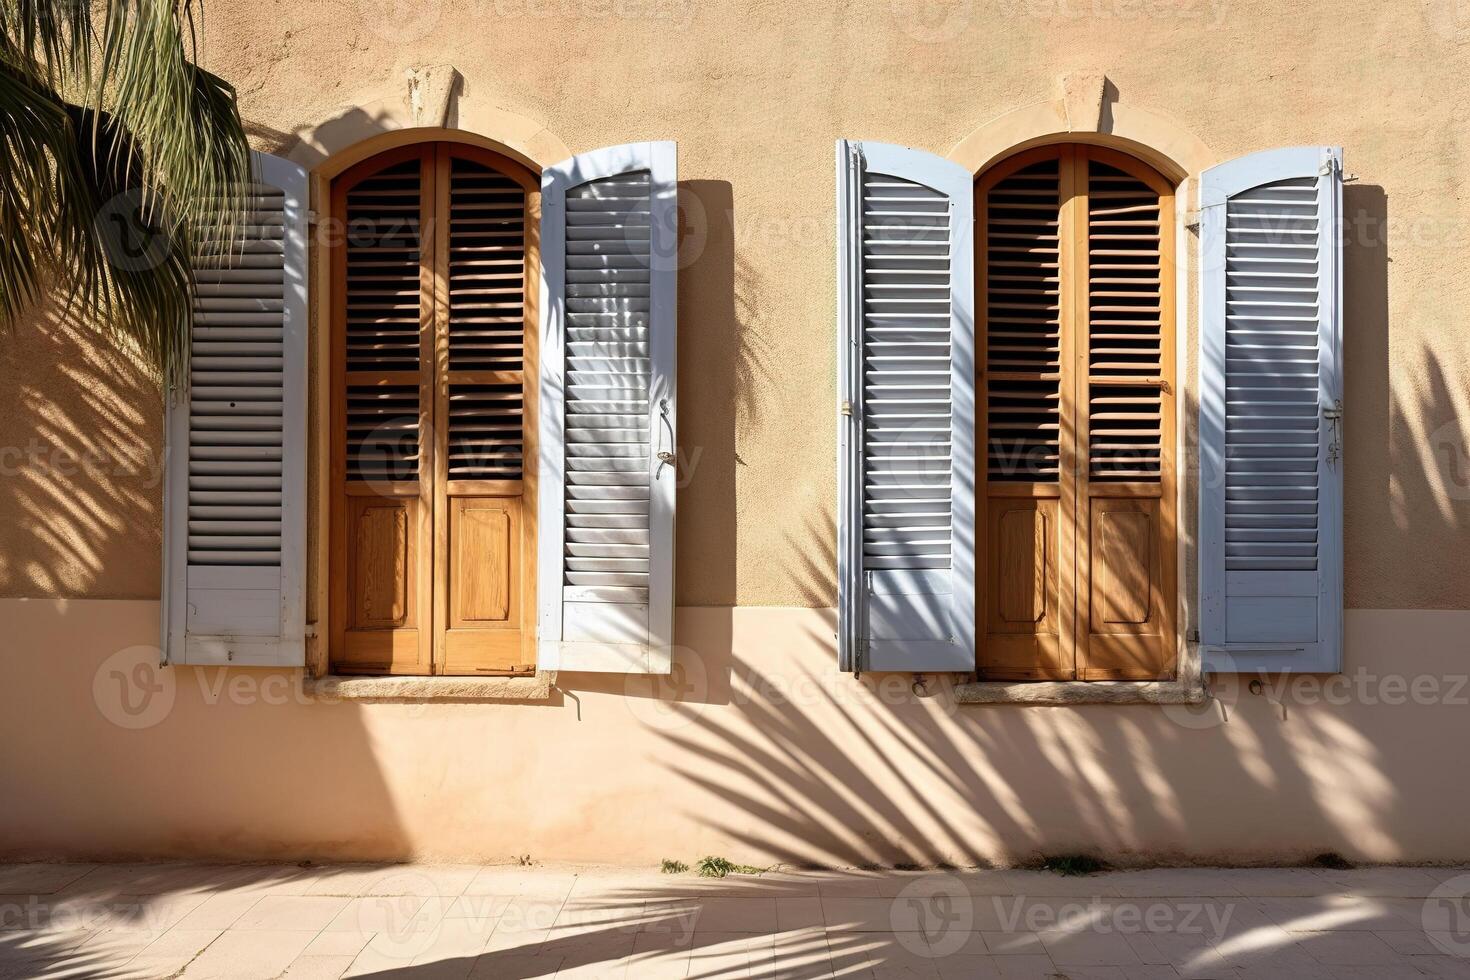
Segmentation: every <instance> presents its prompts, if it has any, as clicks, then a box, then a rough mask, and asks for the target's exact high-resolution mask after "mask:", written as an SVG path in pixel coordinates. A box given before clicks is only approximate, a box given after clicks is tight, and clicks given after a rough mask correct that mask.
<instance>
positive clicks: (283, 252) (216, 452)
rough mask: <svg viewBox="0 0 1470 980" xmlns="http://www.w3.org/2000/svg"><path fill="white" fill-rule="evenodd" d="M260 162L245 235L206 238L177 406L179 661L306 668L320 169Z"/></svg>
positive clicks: (175, 615) (170, 561)
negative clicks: (310, 173)
mask: <svg viewBox="0 0 1470 980" xmlns="http://www.w3.org/2000/svg"><path fill="white" fill-rule="evenodd" d="M251 165H252V169H253V171H254V175H253V183H251V184H250V185H249V186H247V187H246V188H244V189H243V190H244V197H245V207H246V211H245V214H244V216H243V218H242V219H241V220H240V221H238V222H236V223H235V224H234V226H233V231H234V237H233V239H231V240H223V239H221V238H218V237H214V238H206V239H205V240H204V241H202V242H198V243H196V246H195V252H194V256H193V270H192V271H193V277H194V287H195V299H194V314H193V323H192V328H191V330H190V351H189V353H190V362H189V378H188V388H187V390H181V391H178V392H174V393H173V394H172V397H171V398H170V400H169V405H168V424H167V438H168V453H167V462H168V477H167V483H166V485H165V492H164V556H165V561H164V585H163V602H162V603H161V612H162V618H163V622H162V627H163V629H162V633H163V645H164V657H165V660H166V662H168V663H179V664H201V665H204V664H231V665H235V666H277V667H299V666H301V665H302V664H303V663H304V662H305V646H306V636H305V625H306V624H305V594H304V589H305V575H306V560H305V539H306V519H305V507H306V459H305V456H306V333H307V331H306V314H307V304H306V299H307V296H306V279H307V242H306V196H307V190H306V172H305V171H304V170H302V169H301V168H300V167H298V166H296V165H295V164H292V163H290V162H288V161H286V160H282V159H279V158H276V157H271V156H267V155H265V154H259V153H253V154H251ZM229 203H230V204H232V205H233V203H234V202H233V201H231V202H229Z"/></svg>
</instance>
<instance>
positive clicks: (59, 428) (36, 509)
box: [0, 300, 164, 599]
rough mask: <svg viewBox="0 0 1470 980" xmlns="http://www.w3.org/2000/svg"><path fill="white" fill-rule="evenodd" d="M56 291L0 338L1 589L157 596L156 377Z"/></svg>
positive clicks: (159, 443) (159, 406)
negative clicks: (69, 307)
mask: <svg viewBox="0 0 1470 980" xmlns="http://www.w3.org/2000/svg"><path fill="white" fill-rule="evenodd" d="M62 302H63V301H62V300H52V301H50V302H46V303H43V304H42V305H40V306H39V307H38V308H37V309H35V310H34V311H33V312H32V313H31V314H30V315H29V316H28V317H27V318H26V319H25V320H23V321H22V322H21V323H19V324H17V325H16V327H15V329H14V330H13V331H12V332H11V335H10V336H9V337H7V338H6V339H5V343H4V345H3V349H0V514H3V515H4V520H3V521H0V596H34V595H44V596H68V597H86V598H93V599H96V598H154V597H156V596H157V595H158V590H159V581H160V575H161V565H160V560H161V559H160V555H161V548H162V531H161V525H160V523H159V513H160V509H161V502H162V493H163V465H164V462H163V400H162V395H161V389H160V387H159V380H158V378H157V376H156V375H155V374H154V373H153V372H152V371H150V369H149V368H148V367H147V366H146V365H145V364H144V363H143V362H142V361H141V360H140V359H139V358H138V357H137V356H135V355H134V354H133V353H132V352H130V351H128V350H126V349H123V348H121V347H120V346H118V345H117V344H115V343H114V342H113V341H112V340H111V338H109V337H108V336H107V334H106V331H105V330H104V329H103V328H101V327H99V326H97V325H96V324H93V323H90V322H87V321H86V320H85V319H84V318H83V317H81V316H79V315H78V314H77V313H76V311H67V310H64V309H63V308H62Z"/></svg>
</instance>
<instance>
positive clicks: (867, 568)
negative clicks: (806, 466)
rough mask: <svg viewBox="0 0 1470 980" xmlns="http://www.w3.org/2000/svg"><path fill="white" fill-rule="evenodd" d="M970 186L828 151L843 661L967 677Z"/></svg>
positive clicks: (959, 172) (949, 174)
mask: <svg viewBox="0 0 1470 980" xmlns="http://www.w3.org/2000/svg"><path fill="white" fill-rule="evenodd" d="M973 196H974V191H973V185H972V177H971V175H970V173H969V172H968V171H966V170H965V169H964V168H963V167H960V166H957V165H956V164H953V163H950V162H948V161H946V160H943V159H941V158H939V157H936V156H933V155H932V154H928V153H922V152H919V151H917V150H911V149H907V148H904V147H899V146H890V145H888V144H885V143H869V142H848V141H846V140H841V141H839V142H838V144H837V221H838V343H839V356H838V372H839V379H838V381H839V388H840V398H841V401H842V404H841V417H840V419H839V434H838V435H839V457H840V458H839V464H838V465H839V474H840V479H839V501H838V536H839V546H838V565H839V568H838V582H839V586H838V591H839V596H838V599H839V616H840V621H841V626H840V630H839V644H838V645H839V661H840V666H841V668H842V669H843V670H851V671H858V670H895V671H970V670H973V669H974V667H975V553H974V551H975V509H974V508H975V434H974V426H975V387H974V385H975V363H974V362H975V316H974V267H973V240H972V239H973V227H974V210H973V207H972V200H973Z"/></svg>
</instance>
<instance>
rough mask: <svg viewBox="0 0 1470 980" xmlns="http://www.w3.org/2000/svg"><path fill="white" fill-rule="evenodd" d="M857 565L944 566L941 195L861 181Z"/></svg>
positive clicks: (946, 433) (946, 474)
mask: <svg viewBox="0 0 1470 980" xmlns="http://www.w3.org/2000/svg"><path fill="white" fill-rule="evenodd" d="M862 207H863V222H864V224H863V227H864V232H865V233H864V241H863V246H862V259H863V265H864V268H865V269H870V270H874V271H877V270H882V273H883V274H882V275H875V276H872V277H870V278H868V279H867V280H866V281H865V282H864V283H863V311H862V317H863V350H864V356H863V422H864V425H863V452H864V454H865V456H866V466H865V467H864V480H863V567H864V568H866V569H926V568H933V569H947V568H949V565H950V478H951V471H950V456H951V438H950V403H951V399H950V330H949V318H950V300H949V268H950V254H949V220H950V219H949V201H948V199H947V198H945V197H944V196H943V195H942V194H939V193H938V192H937V191H934V190H932V189H930V188H927V187H923V186H921V185H919V184H915V183H913V182H911V181H906V180H901V179H899V178H895V177H888V176H884V175H881V174H871V173H870V174H866V175H865V176H864V180H863V201H862Z"/></svg>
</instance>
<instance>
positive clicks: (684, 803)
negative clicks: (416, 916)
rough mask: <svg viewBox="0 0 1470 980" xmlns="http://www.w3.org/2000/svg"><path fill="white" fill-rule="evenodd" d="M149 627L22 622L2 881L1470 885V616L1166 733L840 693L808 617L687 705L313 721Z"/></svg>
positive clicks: (1063, 711)
mask: <svg viewBox="0 0 1470 980" xmlns="http://www.w3.org/2000/svg"><path fill="white" fill-rule="evenodd" d="M157 617H158V605H157V603H156V602H149V601H132V602H103V601H86V600H83V601H77V600H71V601H62V600H39V599H28V600H14V599H9V600H7V599H0V622H3V623H4V624H5V631H4V637H3V639H0V671H3V676H4V677H5V679H6V682H5V683H4V684H0V733H3V737H0V799H3V801H4V805H3V806H0V861H3V860H5V859H8V858H27V857H35V858H58V857H67V858H78V859H89V858H102V859H114V860H117V859H127V858H132V857H193V858H231V857H234V858H253V859H301V858H312V859H317V860H321V859H333V858H335V859H359V858H360V859H379V860H384V859H389V860H391V859H404V858H421V859H426V860H446V861H476V860H502V861H503V860H509V859H510V858H511V857H512V856H513V855H515V856H521V855H530V856H531V857H532V858H533V859H535V860H539V861H592V862H606V863H614V864H633V865H639V866H643V867H652V866H654V865H655V864H656V862H657V861H659V860H660V859H661V858H670V857H671V858H681V859H683V860H685V861H690V862H692V861H693V860H694V859H696V858H698V857H700V856H703V855H706V854H716V855H723V856H725V857H727V858H729V859H731V860H733V861H737V862H742V863H753V864H760V865H766V864H770V863H772V862H777V861H780V862H786V863H793V864H811V863H815V864H823V865H841V866H851V865H861V864H867V863H880V864H885V865H892V864H922V865H933V864H939V863H942V862H951V863H955V864H961V865H971V864H978V863H985V862H994V863H1001V864H1008V863H1013V862H1017V861H1024V860H1028V859H1031V858H1033V857H1035V856H1036V855H1037V854H1038V853H1046V854H1058V853H1076V852H1078V851H1090V852H1096V853H1100V854H1103V855H1105V856H1106V857H1107V858H1108V860H1110V861H1113V862H1115V863H1128V862H1130V861H1160V860H1164V861H1201V862H1207V861H1221V862H1231V863H1234V862H1263V863H1264V862H1281V861H1299V860H1303V859H1306V858H1310V857H1312V856H1315V855H1317V854H1320V853H1322V852H1323V851H1336V852H1338V853H1340V854H1342V855H1344V856H1345V857H1347V858H1349V859H1351V860H1354V861H1369V862H1396V861H1443V862H1452V861H1464V860H1465V859H1466V858H1467V857H1470V823H1467V821H1466V820H1465V819H1464V814H1465V812H1466V811H1467V808H1470V782H1467V781H1466V780H1465V779H1463V778H1458V779H1457V778H1454V777H1453V775H1452V771H1451V769H1448V768H1447V761H1449V760H1453V758H1454V749H1455V747H1457V746H1459V745H1460V744H1461V743H1463V741H1464V731H1465V713H1466V705H1467V704H1470V700H1467V698H1470V688H1467V686H1466V683H1465V673H1464V664H1463V658H1462V650H1463V646H1464V643H1463V638H1464V636H1465V635H1466V633H1467V631H1470V613H1467V612H1449V611H1408V610H1392V611H1384V610H1352V611H1349V613H1348V617H1347V651H1346V657H1347V661H1348V663H1349V664H1350V665H1352V666H1351V670H1350V672H1349V673H1348V674H1347V675H1344V676H1342V677H1340V678H1337V679H1334V680H1332V681H1331V682H1330V683H1329V684H1328V685H1327V686H1326V687H1324V686H1323V685H1322V684H1321V683H1320V681H1321V679H1320V678H1309V679H1305V680H1304V681H1303V682H1301V683H1297V684H1293V685H1289V686H1286V687H1284V688H1283V687H1278V686H1276V682H1274V681H1273V682H1272V685H1271V686H1268V687H1267V688H1266V689H1265V691H1264V692H1263V694H1262V695H1259V696H1257V695H1253V694H1251V693H1249V691H1248V690H1247V689H1246V685H1245V680H1246V679H1245V678H1241V679H1234V678H1231V679H1228V680H1227V681H1222V682H1221V683H1220V684H1217V686H1216V692H1217V694H1218V695H1219V697H1220V699H1221V700H1220V701H1219V702H1212V703H1209V704H1206V705H1202V706H1199V707H1191V706H1182V705H1181V706H1170V707H1163V708H1160V707H1155V706H1149V705H1132V706H1126V705H1093V706H1084V707H1055V708H1051V707H1018V706H1014V705H1004V706H997V705H984V706H982V705H957V704H955V702H954V699H953V697H952V696H951V689H949V688H948V687H947V686H946V685H945V684H944V682H943V679H942V678H930V680H929V684H928V686H927V689H926V693H927V695H928V696H926V697H915V696H913V694H912V692H911V689H910V683H911V681H912V678H910V677H907V676H899V675H886V676H880V675H872V674H868V675H864V676H863V678H862V680H861V681H858V680H855V679H854V678H853V677H852V676H851V675H847V674H839V673H837V672H836V671H834V670H833V669H832V662H833V659H834V657H835V652H834V650H833V648H832V629H833V625H834V623H833V619H832V616H831V613H830V611H827V610H813V609H793V608H781V609H773V608H742V609H734V610H731V609H711V608H702V609H687V608H686V609H681V610H679V615H678V620H677V631H678V634H679V638H680V646H679V648H678V650H677V652H676V663H678V664H679V668H680V669H679V670H678V672H676V673H675V674H674V675H673V676H672V677H671V678H660V679H653V678H647V677H630V678H622V677H607V676H596V675H588V674H583V675H576V674H562V675H559V676H558V678H557V688H556V690H555V691H553V692H552V697H551V698H550V699H549V700H546V701H543V702H534V703H519V704H457V703H417V704H413V703H389V704H363V703H355V702H353V703H349V702H343V703H336V704H333V703H318V702H312V701H307V700H305V699H304V698H303V697H302V696H301V695H300V694H299V690H300V689H299V686H298V683H297V680H298V678H299V672H295V673H292V672H284V671H273V670H259V669H256V670H250V669H234V670H228V669H223V668H218V669H217V668H204V669H200V668H186V667H178V668H169V669H167V670H162V671H159V670H155V669H153V667H152V665H151V663H150V662H149V660H148V659H147V658H148V656H149V654H150V653H151V654H152V655H153V656H154V657H156V649H155V648H153V647H152V644H153V643H154V634H155V632H156V623H157ZM1411 681H1412V682H1413V683H1412V684H1411V683H1410V682H1411ZM1449 764H1450V766H1453V762H1452V761H1450V762H1449Z"/></svg>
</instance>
